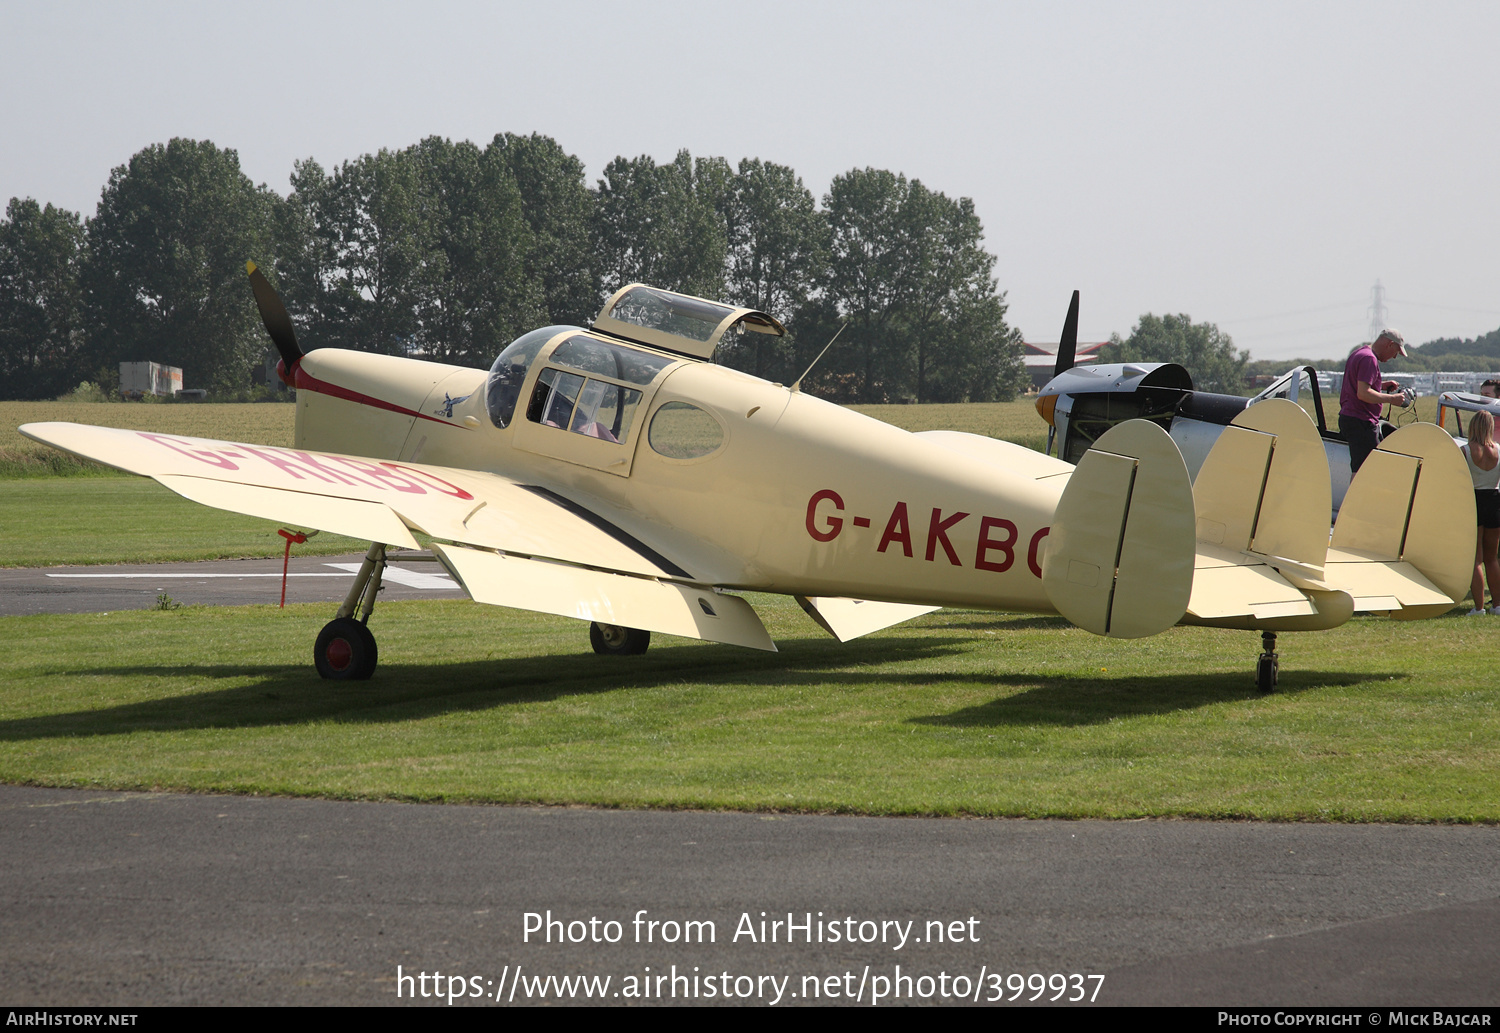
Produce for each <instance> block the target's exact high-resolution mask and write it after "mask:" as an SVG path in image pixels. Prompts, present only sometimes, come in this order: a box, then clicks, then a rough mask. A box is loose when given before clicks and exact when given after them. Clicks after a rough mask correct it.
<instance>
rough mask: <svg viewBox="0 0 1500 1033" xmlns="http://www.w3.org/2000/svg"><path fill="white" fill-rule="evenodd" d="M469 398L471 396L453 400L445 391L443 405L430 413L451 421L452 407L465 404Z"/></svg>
mask: <svg viewBox="0 0 1500 1033" xmlns="http://www.w3.org/2000/svg"><path fill="white" fill-rule="evenodd" d="M471 397H472V396H471V395H464V396H463V397H462V398H454V397H453V396H452V395H450V394H448V392H447V391H444V392H443V404H442V405H440V406H438V407H437V408H436V409H434V410H432V411H433V412H434V413H435V414H436V415H438V416H446V417H448V419H450V420H451V419H453V407H454V406H455V405H457V404H458V403H459V402H467V401H468V400H469V399H470V398H471Z"/></svg>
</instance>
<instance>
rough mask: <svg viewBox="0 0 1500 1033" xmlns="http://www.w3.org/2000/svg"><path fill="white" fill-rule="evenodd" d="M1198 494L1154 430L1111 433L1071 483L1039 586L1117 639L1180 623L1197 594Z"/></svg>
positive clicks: (1060, 607) (1081, 622)
mask: <svg viewBox="0 0 1500 1033" xmlns="http://www.w3.org/2000/svg"><path fill="white" fill-rule="evenodd" d="M1193 538H1194V536H1193V487H1192V483H1191V482H1190V481H1189V480H1188V473H1187V466H1186V465H1185V464H1184V463H1183V461H1182V453H1180V452H1179V451H1178V450H1177V445H1176V443H1175V442H1173V441H1172V439H1171V438H1170V437H1169V436H1168V435H1167V432H1166V431H1164V430H1162V429H1161V428H1160V427H1159V426H1157V425H1156V424H1154V423H1150V422H1147V421H1145V420H1130V421H1129V422H1126V423H1121V424H1119V425H1117V426H1115V427H1113V428H1111V429H1110V430H1109V431H1108V432H1107V433H1106V434H1104V435H1103V436H1101V437H1100V438H1099V440H1098V441H1096V442H1094V446H1093V447H1092V448H1090V449H1089V450H1088V451H1087V452H1085V453H1084V455H1083V458H1082V459H1080V460H1079V462H1078V466H1077V467H1076V468H1075V469H1074V471H1073V474H1072V476H1071V477H1070V478H1069V479H1068V486H1067V488H1066V489H1064V491H1063V494H1062V498H1061V499H1060V500H1059V501H1058V504H1057V511H1056V513H1055V515H1054V516H1053V520H1052V533H1051V534H1050V535H1048V537H1047V543H1048V544H1047V555H1046V559H1045V562H1044V563H1043V565H1042V585H1043V587H1044V589H1045V590H1046V592H1047V597H1048V598H1049V599H1050V600H1051V601H1052V605H1053V606H1055V607H1057V611H1058V612H1059V613H1061V614H1062V615H1063V616H1064V617H1066V618H1068V620H1070V621H1072V622H1073V623H1074V624H1077V625H1078V626H1079V627H1081V628H1084V629H1086V630H1088V631H1092V632H1094V634H1096V635H1108V636H1109V637H1111V638H1143V637H1145V636H1147V635H1155V634H1157V633H1159V632H1162V631H1165V630H1166V629H1167V628H1170V627H1171V626H1172V625H1174V624H1176V623H1177V622H1178V621H1179V620H1181V619H1182V616H1183V614H1184V613H1185V612H1186V611H1187V604H1188V599H1189V597H1190V596H1191V594H1192V589H1193Z"/></svg>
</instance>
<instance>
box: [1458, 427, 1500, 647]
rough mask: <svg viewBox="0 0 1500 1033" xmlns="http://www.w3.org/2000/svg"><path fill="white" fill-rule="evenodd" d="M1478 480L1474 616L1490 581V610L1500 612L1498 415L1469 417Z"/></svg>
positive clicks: (1468, 453)
mask: <svg viewBox="0 0 1500 1033" xmlns="http://www.w3.org/2000/svg"><path fill="white" fill-rule="evenodd" d="M1463 452H1464V459H1466V460H1467V461H1468V463H1469V476H1470V477H1472V478H1473V480H1474V505H1475V508H1476V509H1478V510H1479V529H1478V530H1479V536H1478V540H1477V542H1476V544H1475V546H1474V578H1473V580H1472V582H1471V583H1470V588H1471V589H1472V590H1473V592H1474V608H1473V609H1472V610H1470V611H1469V616H1470V617H1477V616H1478V615H1479V614H1481V613H1484V612H1485V609H1484V583H1485V582H1486V581H1488V582H1489V583H1490V610H1489V612H1490V613H1492V614H1500V597H1497V596H1496V594H1495V588H1496V584H1497V583H1500V559H1497V558H1496V552H1497V550H1500V448H1497V447H1496V446H1495V418H1494V417H1493V416H1491V415H1490V414H1489V413H1487V412H1477V413H1475V414H1474V415H1473V416H1472V417H1471V418H1470V419H1469V441H1468V443H1467V444H1466V445H1464V446H1463Z"/></svg>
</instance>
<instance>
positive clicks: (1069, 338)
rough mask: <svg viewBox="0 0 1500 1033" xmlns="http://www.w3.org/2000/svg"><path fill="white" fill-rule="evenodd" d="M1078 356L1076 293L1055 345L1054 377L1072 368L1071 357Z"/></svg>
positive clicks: (1075, 292)
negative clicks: (1055, 362) (1059, 339)
mask: <svg viewBox="0 0 1500 1033" xmlns="http://www.w3.org/2000/svg"><path fill="white" fill-rule="evenodd" d="M1076 354H1078V292H1077V291H1074V292H1073V300H1072V302H1071V303H1069V305H1068V318H1067V319H1065V320H1064V321H1063V332H1062V340H1061V341H1060V342H1059V343H1058V345H1057V365H1055V366H1053V367H1052V375H1053V376H1054V377H1055V376H1057V375H1058V374H1060V373H1065V372H1067V371H1068V370H1070V369H1072V368H1073V356H1074V355H1076Z"/></svg>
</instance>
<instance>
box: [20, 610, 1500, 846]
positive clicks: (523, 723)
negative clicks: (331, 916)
mask: <svg viewBox="0 0 1500 1033" xmlns="http://www.w3.org/2000/svg"><path fill="white" fill-rule="evenodd" d="M752 601H753V603H754V604H755V605H756V607H757V608H758V609H759V610H760V611H761V612H762V613H763V615H764V616H765V617H766V619H767V623H768V626H769V627H770V628H771V630H772V633H773V635H775V636H776V638H777V639H778V640H779V642H780V644H781V646H782V652H781V653H779V654H761V653H752V652H749V651H745V650H738V649H734V648H731V647H727V646H715V645H705V644H700V643H692V642H686V641H684V640H681V639H671V638H666V637H658V638H657V640H656V642H655V644H653V646H652V648H651V651H650V652H649V653H648V654H646V655H645V656H644V657H639V658H604V657H596V656H594V655H592V654H591V653H588V652H587V645H586V630H585V626H584V625H583V624H582V623H580V622H575V621H567V620H561V619H556V618H550V617H544V616H539V615H534V614H527V613H518V612H515V611H509V610H501V609H495V608H488V607H481V606H477V605H475V604H472V603H462V602H451V603H450V602H420V603H394V604H384V605H382V606H381V607H380V608H379V609H378V610H377V612H376V619H375V621H374V622H373V624H372V627H374V628H375V629H376V631H377V634H378V635H379V637H380V651H381V667H380V669H379V671H378V672H377V674H376V676H375V678H374V680H372V681H370V682H368V683H363V684H352V685H342V684H331V683H324V682H320V681H319V680H318V678H317V677H316V676H315V675H314V674H313V672H312V670H311V665H310V662H309V654H310V652H311V642H312V639H313V636H314V635H315V634H316V632H317V629H318V627H320V626H321V624H322V623H323V621H325V620H326V619H327V618H328V616H329V612H328V611H329V609H330V608H329V607H327V606H293V607H288V608H287V609H286V610H285V611H277V610H275V609H274V608H271V607H248V608H239V609H221V608H198V607H185V608H183V609H181V610H174V611H141V612H134V613H116V614H110V615H108V616H104V615H82V616H57V617H12V618H4V619H0V779H3V780H4V781H7V782H26V783H34V784H42V785H57V786H97V787H111V788H121V789H124V788H133V789H174V790H191V791H212V792H244V793H276V794H293V795H315V796H329V797H346V798H370V799H410V800H451V801H485V802H496V803H518V802H540V803H550V804H588V805H595V806H608V807H681V808H729V809H751V810H783V811H815V812H850V813H869V814H942V815H962V814H973V815H1017V816H1032V817H1041V816H1062V817H1111V818H1132V817H1148V816H1149V817H1209V818H1258V819H1271V820H1338V821H1401V822H1433V821H1438V822H1494V821H1497V820H1500V780H1497V779H1496V778H1495V777H1494V772H1495V770H1496V768H1497V762H1500V748H1497V746H1500V739H1497V732H1500V718H1497V709H1496V703H1497V698H1500V690H1497V689H1496V688H1495V686H1494V678H1493V676H1492V663H1491V654H1492V648H1491V645H1492V640H1493V635H1494V633H1495V629H1496V628H1500V623H1495V622H1494V619H1492V618H1473V619H1465V618H1462V617H1458V616H1454V617H1450V618H1445V619H1442V620H1436V621H1423V622H1417V623H1399V622H1392V621H1386V620H1379V619H1374V618H1369V619H1359V620H1355V621H1353V622H1351V623H1350V624H1348V625H1346V626H1345V627H1343V628H1340V629H1337V630H1335V631H1331V632H1322V633H1317V634H1308V635H1284V636H1282V653H1283V661H1282V684H1281V688H1280V691H1278V692H1277V693H1276V694H1274V695H1272V696H1269V697H1262V696H1259V695H1257V694H1256V693H1255V691H1254V687H1253V674H1252V670H1253V659H1254V655H1255V653H1256V651H1257V649H1258V641H1257V638H1256V636H1254V635H1252V634H1250V633H1235V632H1222V631H1214V630H1209V629H1200V628H1175V629H1173V630H1171V631H1169V632H1167V633H1166V634H1164V635H1161V636H1158V637H1156V638H1152V639H1145V640H1141V641H1138V642H1117V641H1112V640H1106V639H1100V638H1096V637H1094V636H1091V635H1089V634H1087V633H1086V632H1082V631H1079V630H1077V629H1074V628H1069V627H1067V626H1066V624H1065V623H1064V622H1062V621H1061V620H1060V619H1056V618H1039V617H1024V616H1010V615H999V614H991V613H983V612H973V611H956V610H945V611H939V612H938V613H935V614H932V615H930V616H928V617H926V618H923V619H921V620H919V621H916V622H912V623H909V624H906V625H902V626H900V627H897V628H893V629H890V630H888V631H886V632H882V633H880V634H879V635H876V636H872V637H870V638H868V639H864V640H860V641H857V642H853V643H849V644H846V645H840V644H838V643H836V642H833V641H832V640H830V639H828V638H826V637H823V636H822V634H821V632H815V631H813V630H811V627H810V625H809V623H808V622H807V620H806V618H805V617H804V616H803V615H802V614H801V613H800V611H798V610H797V607H796V606H795V604H794V603H792V602H790V601H789V600H785V599H781V598H779V597H762V596H755V597H752Z"/></svg>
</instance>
